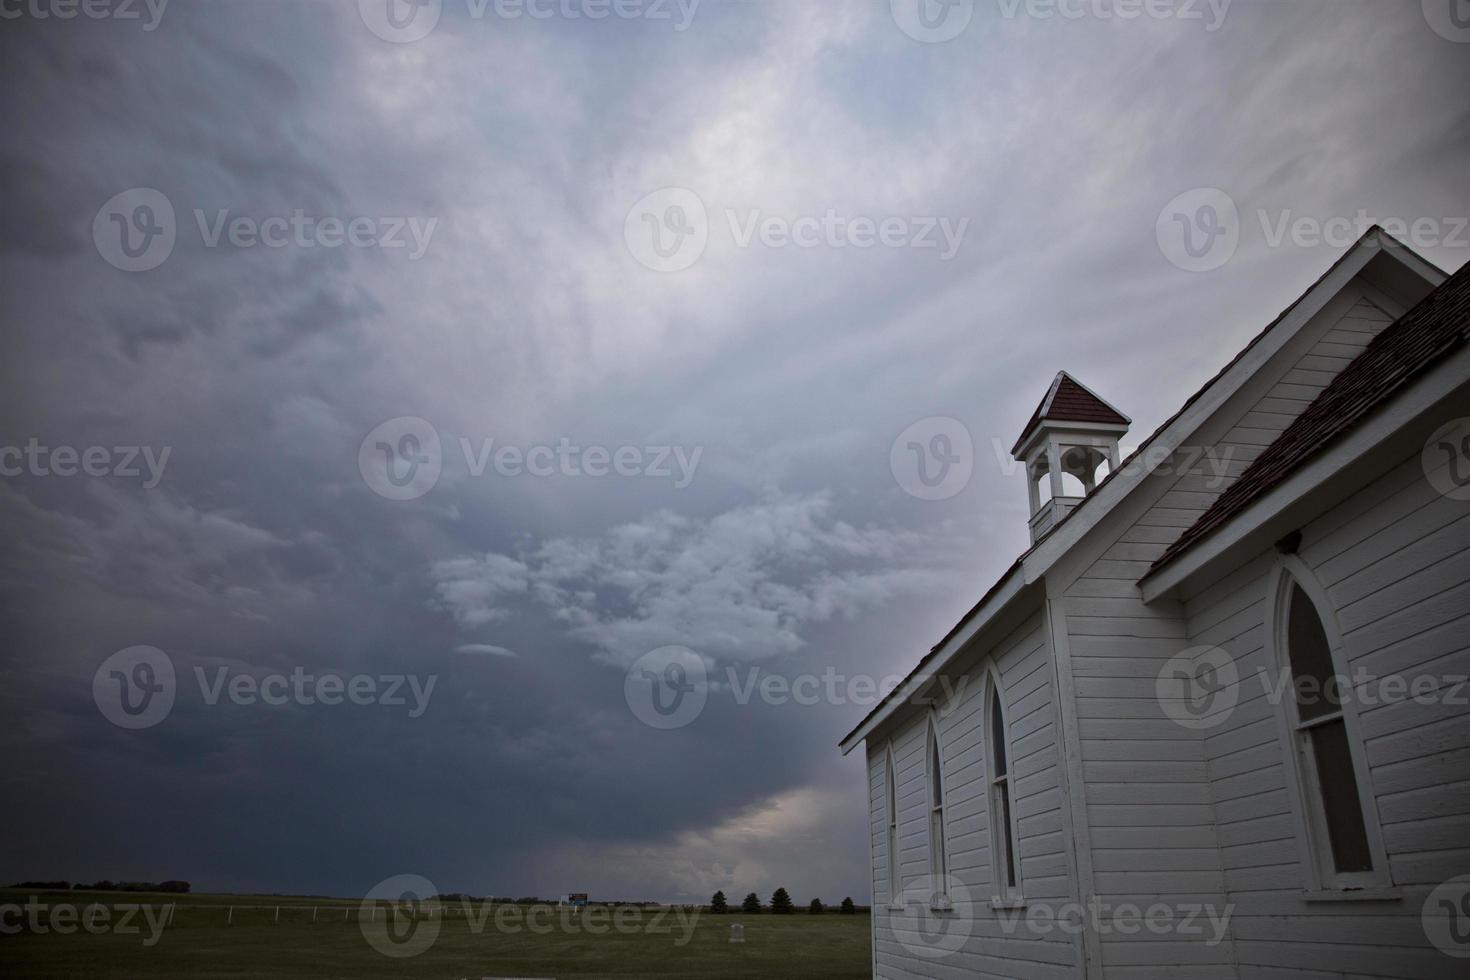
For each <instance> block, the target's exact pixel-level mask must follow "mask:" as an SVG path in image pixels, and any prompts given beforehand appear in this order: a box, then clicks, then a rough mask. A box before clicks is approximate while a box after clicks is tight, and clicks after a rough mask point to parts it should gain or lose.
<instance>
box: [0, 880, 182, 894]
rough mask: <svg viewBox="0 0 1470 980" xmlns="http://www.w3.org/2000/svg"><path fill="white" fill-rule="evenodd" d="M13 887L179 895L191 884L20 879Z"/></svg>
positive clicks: (57, 890) (172, 881)
mask: <svg viewBox="0 0 1470 980" xmlns="http://www.w3.org/2000/svg"><path fill="white" fill-rule="evenodd" d="M10 887H11V888H34V889H37V890H44V891H50V892H64V891H71V890H73V889H75V890H77V891H92V892H171V893H173V894H177V895H185V894H188V891H189V888H190V885H189V883H188V882H187V881H175V880H169V881H108V880H107V879H105V878H104V879H103V880H102V881H94V882H92V883H91V884H90V885H87V884H83V883H82V882H80V881H79V882H77V883H76V884H72V883H71V882H69V881H20V882H16V883H15V884H13V885H11V886H10Z"/></svg>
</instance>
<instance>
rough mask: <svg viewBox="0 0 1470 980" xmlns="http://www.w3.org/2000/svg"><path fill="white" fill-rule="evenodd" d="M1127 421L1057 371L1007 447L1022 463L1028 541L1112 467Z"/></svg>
mask: <svg viewBox="0 0 1470 980" xmlns="http://www.w3.org/2000/svg"><path fill="white" fill-rule="evenodd" d="M1131 423H1132V420H1131V419H1129V418H1128V416H1126V415H1124V414H1123V413H1122V412H1120V411H1118V410H1117V409H1116V408H1114V407H1113V406H1112V405H1109V404H1108V403H1107V402H1106V401H1104V400H1103V399H1102V398H1100V397H1099V396H1098V395H1096V394H1094V393H1093V392H1092V390H1091V389H1089V388H1088V387H1087V386H1086V385H1084V384H1082V382H1080V381H1078V380H1077V379H1076V378H1074V377H1072V376H1071V375H1070V374H1068V373H1067V372H1066V371H1062V372H1060V373H1059V374H1058V375H1057V376H1056V380H1054V381H1053V382H1052V383H1051V388H1050V389H1049V390H1048V391H1047V393H1046V397H1045V398H1043V399H1042V400H1041V404H1040V405H1038V406H1037V407H1036V411H1035V412H1034V413H1032V415H1031V421H1029V422H1027V423H1026V428H1025V429H1024V430H1023V431H1022V433H1021V438H1020V439H1019V440H1018V441H1017V442H1016V445H1015V448H1013V449H1012V450H1011V455H1012V456H1013V457H1014V458H1015V459H1016V460H1017V461H1018V462H1021V463H1024V464H1025V466H1026V486H1027V492H1028V493H1029V494H1030V499H1031V543H1032V544H1035V543H1036V542H1038V541H1040V540H1041V539H1042V538H1044V537H1046V536H1047V535H1048V534H1049V533H1051V530H1052V529H1053V528H1055V527H1056V526H1057V525H1058V524H1060V523H1061V522H1062V519H1063V518H1065V517H1066V516H1067V515H1068V514H1070V513H1071V512H1072V509H1073V508H1075V507H1076V506H1077V505H1078V504H1080V503H1081V502H1082V501H1083V500H1084V499H1085V498H1086V497H1087V496H1088V495H1089V494H1091V493H1092V492H1093V490H1095V489H1097V485H1098V484H1099V483H1100V482H1102V479H1103V478H1104V477H1105V476H1106V475H1107V473H1109V472H1111V471H1112V470H1114V469H1117V467H1118V464H1119V452H1118V441H1119V440H1120V439H1121V438H1122V437H1123V436H1124V435H1125V434H1126V433H1127V432H1128V426H1129V425H1130V424H1131ZM1104 467H1107V469H1106V470H1104V469H1103V468H1104Z"/></svg>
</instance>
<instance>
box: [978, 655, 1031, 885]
mask: <svg viewBox="0 0 1470 980" xmlns="http://www.w3.org/2000/svg"><path fill="white" fill-rule="evenodd" d="M986 676H987V684H986V686H987V688H988V689H987V690H986V692H985V709H984V711H985V715H984V721H983V724H984V726H985V728H984V735H983V737H982V740H981V744H982V745H984V746H986V749H987V752H986V755H985V782H986V790H987V791H986V794H985V796H986V806H987V807H988V808H989V818H990V819H989V823H990V881H991V892H992V900H993V902H994V903H996V904H1002V905H1015V904H1019V903H1021V902H1023V901H1024V892H1025V889H1024V887H1023V886H1024V881H1023V880H1022V875H1021V854H1020V847H1021V833H1020V821H1019V820H1018V819H1017V817H1016V791H1015V787H1016V784H1015V776H1016V754H1015V752H1013V751H1012V750H1011V726H1010V723H1009V721H1008V719H1007V712H1008V710H1009V709H1008V708H1007V706H1006V703H1005V688H1004V687H1003V686H1002V685H1001V682H1000V675H999V674H998V673H996V671H995V670H994V669H993V668H992V669H991V670H990V671H988V672H987V675H986ZM997 708H999V711H1000V726H999V727H1000V730H1001V733H1002V735H1003V744H1002V745H1001V746H999V748H1000V749H1001V750H1003V751H1004V752H1005V759H1006V774H1005V775H1004V776H997V775H996V773H995V758H996V749H997V746H996V745H995V744H994V741H995V740H994V737H993V733H994V731H995V729H996V724H995V720H994V714H995V711H996V709H997ZM1002 787H1004V792H1005V794H1006V796H1007V798H1008V799H1009V801H1010V806H1009V807H1005V806H1002V805H1001V794H1002ZM1007 810H1009V812H1010V835H1009V838H1007V835H1006V827H1005V823H1006V817H1005V814H1006V812H1007ZM1007 862H1008V863H1007ZM1012 869H1014V870H1015V872H1016V883H1015V885H1014V886H1013V885H1011V884H1010V881H1009V877H1010V876H1009V874H1008V872H1009V871H1010V870H1012Z"/></svg>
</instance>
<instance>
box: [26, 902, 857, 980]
mask: <svg viewBox="0 0 1470 980" xmlns="http://www.w3.org/2000/svg"><path fill="white" fill-rule="evenodd" d="M32 896H35V898H36V902H37V906H38V907H39V908H41V910H42V911H40V912H39V913H37V914H38V915H39V921H40V922H41V924H42V927H43V928H44V930H45V931H44V932H42V931H40V930H36V929H33V928H32V924H31V923H29V922H22V917H25V916H27V915H28V913H27V912H26V903H27V902H28V901H29V900H30V899H31V898H32ZM93 903H97V904H101V905H103V906H105V907H107V908H108V910H109V911H108V913H107V918H108V919H109V920H110V923H109V924H108V925H106V926H102V925H101V924H100V922H101V919H102V913H99V912H96V911H93V912H90V913H87V914H88V915H90V916H92V919H91V921H92V924H93V932H87V931H84V930H83V929H82V928H81V926H80V920H81V918H82V916H83V913H84V910H85V909H86V908H87V906H89V905H92V904H93ZM170 903H177V907H176V908H175V909H174V910H173V912H172V914H171V916H167V917H166V916H165V912H164V906H167V905H168V904H170ZM129 905H133V906H147V907H148V914H145V913H144V912H143V911H141V910H139V911H134V912H132V913H128V911H127V906H129ZM277 905H280V906H281V908H280V912H279V921H277V918H276V917H277V913H276V911H275V909H276V906H277ZM7 906H8V907H10V908H9V909H7V910H6V911H5V913H4V916H3V920H0V927H3V933H4V934H0V976H4V977H7V978H28V980H29V978H35V980H52V978H56V980H61V978H66V980H72V978H75V977H88V978H97V980H112V978H119V980H121V978H129V980H132V978H140V977H161V978H180V980H182V978H189V980H205V978H216V977H220V978H222V977H232V978H233V977H285V978H292V977H301V978H306V977H311V978H315V980H330V978H342V980H349V978H351V980H361V978H376V977H381V978H385V980H386V978H390V977H391V978H426V980H427V978H433V980H464V978H469V980H478V978H481V977H497V978H498V977H576V978H579V980H594V978H604V977H605V978H613V977H617V978H627V977H690V978H708V980H715V978H724V977H762V978H767V977H815V978H832V980H836V978H844V980H848V978H857V977H867V976H869V975H870V968H869V939H868V927H869V918H868V916H867V915H865V914H859V915H835V914H831V915H821V916H811V915H807V914H805V913H804V912H801V911H798V912H797V913H796V914H794V915H789V916H773V915H755V916H751V915H740V914H735V915H724V916H718V915H709V914H707V913H700V914H698V915H695V914H694V913H693V912H685V913H683V914H682V918H681V917H679V916H677V915H676V914H675V913H674V912H670V911H667V910H665V911H663V912H662V914H660V912H659V910H654V909H644V910H640V911H638V912H636V913H635V912H634V910H632V909H627V910H625V911H624V912H623V913H622V916H623V918H622V919H621V920H617V919H615V915H616V913H614V912H613V911H612V910H602V909H599V910H597V911H590V910H585V911H578V912H575V913H572V912H568V913H566V914H565V915H563V914H562V912H560V911H559V910H554V909H546V910H544V911H542V912H539V913H536V914H535V915H534V916H533V917H530V918H528V917H527V913H526V910H525V909H524V908H516V907H507V908H505V909H503V910H502V909H501V908H500V907H498V906H497V907H495V908H493V909H488V910H487V909H486V908H485V907H483V906H479V905H471V906H470V907H469V909H468V910H466V909H465V907H464V906H462V905H453V904H451V905H449V906H447V907H444V908H441V909H440V910H439V911H438V913H437V915H435V916H434V918H433V919H432V920H429V921H420V922H419V923H417V924H415V925H413V926H410V925H409V924H407V923H404V929H411V928H417V929H426V928H427V929H429V930H431V931H432V930H433V929H434V928H437V930H438V931H437V935H435V936H434V938H433V941H432V943H431V944H428V945H427V948H425V949H424V951H423V952H422V953H420V954H418V955H416V956H412V957H408V958H393V957H389V956H387V955H384V954H383V953H381V952H379V951H378V950H377V949H375V948H374V946H373V945H371V944H370V943H369V941H368V939H367V938H366V937H365V935H364V930H363V928H362V926H361V925H360V923H359V919H358V911H359V904H358V902H357V901H356V900H344V899H331V898H321V899H315V898H285V897H283V898H275V897H268V896H240V895H156V894H122V893H118V892H107V893H100V892H59V893H50V892H39V893H37V892H26V891H14V890H7V889H0V907H7ZM15 906H19V907H20V909H19V911H16V910H15ZM63 907H66V908H70V909H74V910H75V911H73V912H70V913H66V912H61V913H58V909H61V908H63ZM231 908H233V912H231V911H230V909H231ZM543 908H544V907H543ZM467 911H468V913H469V915H468V916H467V915H466V912H467ZM383 914H384V916H385V918H386V915H387V909H386V908H385V909H384V910H383ZM125 915H126V916H127V920H126V922H124V918H123V917H124V916H125ZM150 916H151V917H150ZM227 920H229V921H227ZM737 922H738V923H743V924H744V925H745V936H746V941H745V942H744V943H743V944H732V943H731V942H730V941H729V937H730V926H731V924H732V923H737ZM17 926H20V927H21V928H20V931H19V932H18V933H17V932H15V929H16V927H17ZM58 926H59V927H61V928H63V929H69V930H70V932H69V933H68V934H62V933H61V932H58V931H57V927H58ZM376 929H377V927H375V926H373V925H369V926H368V931H375V930H376ZM589 930H590V931H589ZM409 934H410V935H417V934H416V933H409ZM375 935H382V932H381V930H378V931H376V932H375ZM150 940H151V944H150Z"/></svg>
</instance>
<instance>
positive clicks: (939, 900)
mask: <svg viewBox="0 0 1470 980" xmlns="http://www.w3.org/2000/svg"><path fill="white" fill-rule="evenodd" d="M924 771H925V772H926V773H927V774H928V779H927V780H926V782H927V783H928V784H929V878H930V881H931V883H932V886H933V887H931V888H930V889H929V891H930V898H929V904H930V906H931V907H932V908H934V909H948V908H951V907H952V906H951V903H950V898H949V846H948V842H947V841H946V840H945V826H944V806H945V799H946V797H945V794H944V752H943V743H942V741H941V740H940V737H939V716H938V714H937V713H936V712H934V711H933V710H931V711H930V712H929V724H928V736H927V738H926V740H925V745H924Z"/></svg>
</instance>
